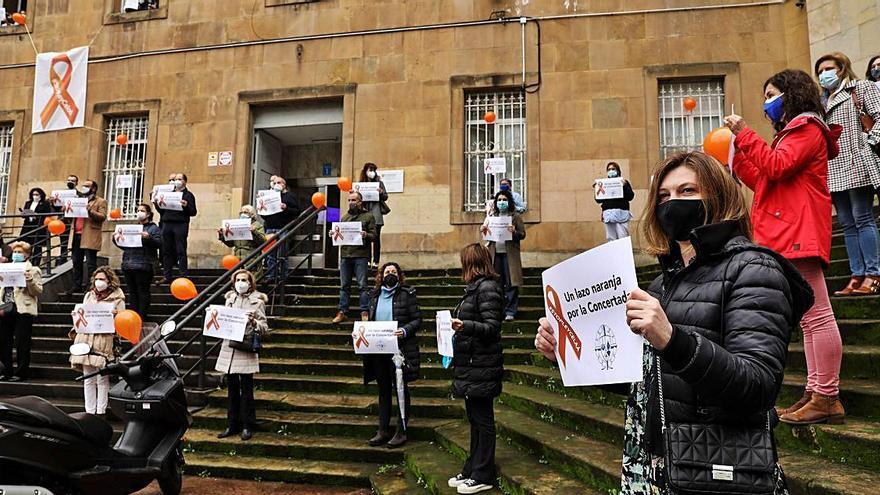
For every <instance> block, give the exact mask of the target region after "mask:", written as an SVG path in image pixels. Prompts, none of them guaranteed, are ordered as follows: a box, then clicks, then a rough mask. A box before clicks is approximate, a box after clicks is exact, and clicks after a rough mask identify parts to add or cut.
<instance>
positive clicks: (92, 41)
mask: <svg viewBox="0 0 880 495" xmlns="http://www.w3.org/2000/svg"><path fill="white" fill-rule="evenodd" d="M104 26H105V24H101V28H100V29H98V32H97V33H95V35H94V36H92V39H91V40H90V41H89V44H88V45H87V46H89V47H91V46H92V44H93V43H94V42H95V40H96V39H98V35H99V34H101V31H103V30H104Z"/></svg>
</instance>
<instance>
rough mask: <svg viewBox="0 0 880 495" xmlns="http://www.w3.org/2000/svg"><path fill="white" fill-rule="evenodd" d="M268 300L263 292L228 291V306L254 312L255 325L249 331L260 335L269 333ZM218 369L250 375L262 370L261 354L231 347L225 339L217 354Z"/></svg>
mask: <svg viewBox="0 0 880 495" xmlns="http://www.w3.org/2000/svg"><path fill="white" fill-rule="evenodd" d="M266 301H268V298H267V297H266V295H265V294H263V293H262V292H256V291H254V292H251V293H250V294H247V295H244V296H242V295H240V294H238V293H237V292H235V291H229V292H227V293H226V306H227V307H229V308H236V309H244V310H248V311H253V312H254V323H253V327H251V326H248V329H247V331H251V330H252V329H253V330H255V331H257V332H259V333H260V335H266V334H267V333H269V324H268V322H267V321H266ZM214 369H215V370H216V371H219V372H221V373H236V374H242V375H249V374H252V373H259V372H260V355H259V354H257V353H256V352H247V351H241V350H238V349H233V348H232V347H229V341H228V340H224V341H223V345H222V346H221V347H220V355H219V356H217V364H216V365H215V366H214Z"/></svg>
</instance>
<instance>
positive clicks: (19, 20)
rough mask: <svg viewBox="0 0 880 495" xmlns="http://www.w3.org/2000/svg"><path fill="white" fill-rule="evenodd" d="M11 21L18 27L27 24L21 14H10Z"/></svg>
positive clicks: (25, 18)
mask: <svg viewBox="0 0 880 495" xmlns="http://www.w3.org/2000/svg"><path fill="white" fill-rule="evenodd" d="M12 21H13V22H15V23H16V24H18V25H19V26H24V25H25V24H27V17H25V15H24V14H22V13H21V12H16V13H14V14H12Z"/></svg>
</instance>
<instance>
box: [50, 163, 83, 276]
mask: <svg viewBox="0 0 880 495" xmlns="http://www.w3.org/2000/svg"><path fill="white" fill-rule="evenodd" d="M78 184H79V177H77V176H76V175H73V174H70V175H68V176H67V189H68V190H69V191H76V186H77V185H78ZM53 210H54V211H56V212H57V213H58V214H59V215H58V217H59V219H60V220H61V221H62V222H64V232H62V233H61V235H60V236H58V237H59V241H60V242H61V254H60V255H59V256H58V261H57V264H58V265H63V264H64V263H66V262H67V253H68V248H69V244H70V226H71V223H72V222H71V219H70V218H67V217H65V216H64V212H63V203H61V202H60V200H59V201H58V202H56V203H55V205H54V207H53Z"/></svg>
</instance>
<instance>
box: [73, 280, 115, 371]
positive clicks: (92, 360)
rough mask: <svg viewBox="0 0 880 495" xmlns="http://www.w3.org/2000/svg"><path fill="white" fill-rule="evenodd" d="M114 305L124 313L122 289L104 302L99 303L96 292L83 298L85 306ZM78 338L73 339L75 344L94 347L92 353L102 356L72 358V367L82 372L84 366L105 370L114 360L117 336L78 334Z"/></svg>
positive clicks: (111, 334) (87, 355)
mask: <svg viewBox="0 0 880 495" xmlns="http://www.w3.org/2000/svg"><path fill="white" fill-rule="evenodd" d="M98 302H102V303H112V304H113V309H115V310H116V311H122V310H123V309H125V294H124V293H123V292H122V289H116V290H114V291H113V292H112V293H111V294H110V295H109V296H108V297H107V299H104V300H103V301H98V297H97V296H96V295H95V291H94V290H90V291H88V292H86V295H85V297H83V304H94V303H98ZM73 333H74V334H76V337H75V338H74V339H73V343H74V344H79V343H82V342H85V343H87V344H89V345H90V346H92V352H94V353H96V354H100V356H95V355H92V354H86V355H85V356H70V367H71V368H73V369H75V370H78V371H80V372H81V371H82V367H83V365H86V366H93V367H95V368H103V367H104V366H106V365H107V360H108V359H112V358H113V357H114V356H113V337H114V336H115V335H116V334H114V333H88V334H86V333H82V334H80V333H76V331H74V332H73Z"/></svg>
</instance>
